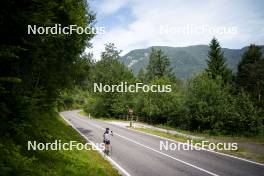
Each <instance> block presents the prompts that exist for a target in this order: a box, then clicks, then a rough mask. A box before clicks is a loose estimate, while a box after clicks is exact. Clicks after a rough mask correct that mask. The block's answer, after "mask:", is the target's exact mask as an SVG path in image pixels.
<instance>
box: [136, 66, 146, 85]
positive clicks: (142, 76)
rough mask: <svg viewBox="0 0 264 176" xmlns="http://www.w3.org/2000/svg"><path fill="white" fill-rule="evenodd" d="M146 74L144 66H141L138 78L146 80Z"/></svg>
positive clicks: (142, 80)
mask: <svg viewBox="0 0 264 176" xmlns="http://www.w3.org/2000/svg"><path fill="white" fill-rule="evenodd" d="M145 76H146V74H145V71H144V69H143V68H141V69H140V70H139V72H138V75H137V78H138V79H139V80H140V81H141V82H145V80H146V78H145Z"/></svg>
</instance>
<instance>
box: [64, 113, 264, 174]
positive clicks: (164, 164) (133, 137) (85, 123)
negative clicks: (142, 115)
mask: <svg viewBox="0 0 264 176" xmlns="http://www.w3.org/2000/svg"><path fill="white" fill-rule="evenodd" d="M77 112H78V111H65V112H62V113H61V115H62V116H63V117H64V118H65V119H67V120H68V121H69V122H70V123H71V124H72V125H73V126H74V127H75V128H76V129H77V130H78V131H79V132H81V133H82V134H83V135H84V136H85V137H87V138H88V139H89V140H90V141H92V142H93V143H101V142H102V141H103V132H104V129H105V128H106V127H109V128H110V130H112V131H113V132H114V136H113V137H112V138H111V145H112V154H111V156H110V158H111V159H112V160H113V161H114V162H116V163H117V164H118V165H119V166H120V167H121V168H122V169H123V170H125V171H126V173H125V174H124V175H131V176H191V175H192V176H199V175H209V176H210V175H215V176H217V175H223V176H229V175H230V176H264V165H262V164H258V163H254V162H248V161H244V160H241V159H237V158H233V157H229V156H224V155H220V154H217V153H213V152H209V151H205V150H199V151H198V150H187V151H184V150H160V141H163V142H165V139H162V138H159V137H156V136H152V135H148V134H144V133H141V132H137V131H134V130H131V129H126V128H123V127H119V126H116V125H114V124H109V123H107V122H103V121H99V120H95V119H88V118H85V117H81V116H80V115H77ZM168 143H169V144H171V143H174V144H175V143H176V142H173V141H170V140H168Z"/></svg>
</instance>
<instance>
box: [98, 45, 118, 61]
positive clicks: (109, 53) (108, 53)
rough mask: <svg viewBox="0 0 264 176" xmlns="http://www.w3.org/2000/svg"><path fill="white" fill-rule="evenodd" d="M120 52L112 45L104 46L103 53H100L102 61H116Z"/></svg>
mask: <svg viewBox="0 0 264 176" xmlns="http://www.w3.org/2000/svg"><path fill="white" fill-rule="evenodd" d="M121 52H122V51H121V50H118V49H117V48H116V47H115V45H114V43H108V44H105V51H103V52H102V53H101V58H102V59H111V60H117V59H120V53H121Z"/></svg>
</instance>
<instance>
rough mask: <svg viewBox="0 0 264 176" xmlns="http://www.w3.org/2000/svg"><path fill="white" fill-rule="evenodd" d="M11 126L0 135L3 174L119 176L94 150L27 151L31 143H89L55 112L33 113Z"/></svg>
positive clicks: (1, 170)
mask: <svg viewBox="0 0 264 176" xmlns="http://www.w3.org/2000/svg"><path fill="white" fill-rule="evenodd" d="M8 125H9V126H10V127H9V129H8V131H9V132H5V134H4V135H2V136H0V156H1V160H0V173H1V174H0V175H7V176H8V175H10V176H11V175H20V176H24V175H25V176H31V175H32V176H33V175H34V176H35V175H40V176H43V175H55V176H64V175H71V176H79V175H87V176H94V175H99V176H101V175H102V176H107V175H109V176H112V175H113V176H117V175H119V174H118V171H117V170H116V169H114V168H113V167H112V165H111V164H110V163H109V162H107V161H106V160H105V159H104V158H102V157H101V155H100V154H99V153H98V152H96V151H93V150H77V149H74V150H57V151H55V150H42V151H39V150H36V151H33V150H30V151H29V150H27V141H36V142H37V143H47V142H54V141H55V140H61V143H69V142H70V141H76V142H81V143H85V142H86V141H85V140H84V139H83V138H82V137H81V136H80V135H79V133H78V132H76V131H75V130H74V129H73V128H72V127H70V126H69V125H68V124H67V123H66V122H65V121H64V120H63V119H62V118H61V117H59V115H58V114H57V113H55V112H51V113H46V112H38V113H36V112H34V113H33V112H32V113H30V115H29V116H28V117H27V119H24V120H20V119H18V120H16V121H12V122H10V124H8ZM11 130H13V131H11Z"/></svg>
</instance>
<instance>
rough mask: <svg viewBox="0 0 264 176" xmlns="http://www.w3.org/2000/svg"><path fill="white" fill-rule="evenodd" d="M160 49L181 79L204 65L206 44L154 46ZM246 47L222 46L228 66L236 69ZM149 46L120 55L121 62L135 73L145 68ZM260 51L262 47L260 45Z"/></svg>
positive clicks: (199, 70) (200, 69)
mask: <svg viewBox="0 0 264 176" xmlns="http://www.w3.org/2000/svg"><path fill="white" fill-rule="evenodd" d="M154 48H157V49H161V50H162V51H164V53H165V54H166V55H167V56H168V57H169V58H170V62H171V66H172V68H173V70H174V73H175V74H176V75H177V76H178V77H179V78H181V79H187V78H190V77H191V76H193V75H195V74H197V73H199V72H201V71H202V70H203V69H204V68H205V67H206V58H207V53H208V50H209V46H208V45H194V46H188V47H169V46H154ZM246 49H247V47H244V48H241V49H228V48H222V50H223V52H224V56H225V58H226V61H227V64H228V67H229V68H231V69H232V70H233V71H236V68H237V64H238V62H239V61H240V58H241V56H242V54H243V52H245V51H246ZM150 51H151V47H150V48H146V49H135V50H132V51H130V52H128V53H127V54H125V55H124V56H122V57H121V59H120V60H121V62H122V63H124V64H125V65H126V66H128V67H129V68H130V69H132V70H133V72H134V73H135V74H136V75H137V74H138V72H139V70H140V69H141V68H144V69H146V67H147V65H148V62H149V57H148V56H149V54H150ZM261 51H262V53H263V52H264V47H263V46H261Z"/></svg>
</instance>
